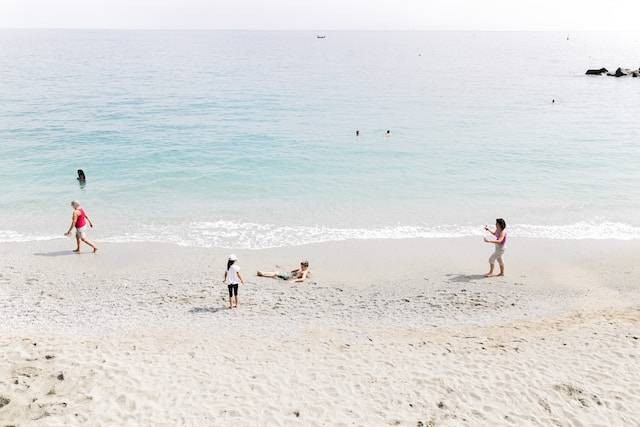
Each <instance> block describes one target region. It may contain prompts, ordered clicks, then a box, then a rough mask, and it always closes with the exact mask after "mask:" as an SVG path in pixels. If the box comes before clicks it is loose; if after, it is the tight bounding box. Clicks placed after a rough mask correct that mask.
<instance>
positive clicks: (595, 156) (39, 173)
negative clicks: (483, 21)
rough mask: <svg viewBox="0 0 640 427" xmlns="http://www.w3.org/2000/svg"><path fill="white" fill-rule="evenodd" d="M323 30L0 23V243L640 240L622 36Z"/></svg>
mask: <svg viewBox="0 0 640 427" xmlns="http://www.w3.org/2000/svg"><path fill="white" fill-rule="evenodd" d="M326 36H327V37H326V38H325V39H318V38H316V34H315V33H311V32H241V31H238V32H224V31H62V30H56V31H53V30H2V31H0V186H1V190H0V241H21V240H38V239H50V238H59V237H61V235H62V233H63V232H64V231H66V228H67V227H68V223H69V221H70V215H71V211H70V208H69V202H70V201H71V200H73V199H78V200H80V201H81V202H82V204H83V205H84V207H85V209H86V210H87V211H88V213H89V214H90V215H91V217H92V219H93V221H94V222H95V223H96V228H95V229H94V231H93V233H92V236H93V237H95V238H96V239H97V240H98V241H164V242H173V243H177V244H183V245H197V246H215V247H238V248H240V247H245V248H263V247H275V246H287V245H298V244H303V243H309V242H321V241H329V240H342V239H352V238H353V239H366V238H403V237H426V238H428V237H459V236H468V235H479V234H480V233H481V231H482V226H483V225H484V224H486V223H489V224H491V223H492V222H493V220H494V219H495V218H496V217H504V218H505V219H506V220H507V223H508V224H509V228H510V229H511V234H512V236H526V237H540V238H560V239H585V238H588V239H601V238H612V239H640V216H639V213H640V120H639V118H640V117H639V114H638V105H639V104H640V79H634V78H620V79H616V78H613V77H593V76H585V75H584V72H585V70H586V69H587V68H596V67H597V68H599V67H602V66H605V67H607V68H609V69H615V68H616V67H618V66H626V67H629V68H637V67H639V66H640V59H639V58H638V52H640V34H638V33H633V34H631V33H572V34H565V33H509V32H504V33H502V32H329V33H326ZM567 38H568V39H567ZM552 99H555V103H552ZM356 129H359V130H360V136H359V137H356V136H355V131H356ZM387 129H389V130H390V131H391V136H389V137H387V136H385V131H386V130H387ZM78 168H82V169H84V170H85V172H86V174H87V183H86V185H85V186H82V187H81V186H80V185H79V183H78V182H77V181H76V178H75V176H76V169H78Z"/></svg>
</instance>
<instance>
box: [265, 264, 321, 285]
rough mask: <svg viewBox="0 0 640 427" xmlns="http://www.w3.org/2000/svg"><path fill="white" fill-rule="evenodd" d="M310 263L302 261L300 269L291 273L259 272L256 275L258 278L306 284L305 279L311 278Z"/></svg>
mask: <svg viewBox="0 0 640 427" xmlns="http://www.w3.org/2000/svg"><path fill="white" fill-rule="evenodd" d="M309 273H310V271H309V261H302V262H301V263H300V268H298V269H296V270H292V271H291V272H286V271H258V273H256V274H257V275H258V277H272V278H274V279H282V280H287V281H292V282H296V283H301V282H304V279H306V278H307V276H309Z"/></svg>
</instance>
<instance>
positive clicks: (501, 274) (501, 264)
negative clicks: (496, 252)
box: [498, 257, 504, 276]
mask: <svg viewBox="0 0 640 427" xmlns="http://www.w3.org/2000/svg"><path fill="white" fill-rule="evenodd" d="M498 266H500V274H498V276H504V261H502V257H500V258H498Z"/></svg>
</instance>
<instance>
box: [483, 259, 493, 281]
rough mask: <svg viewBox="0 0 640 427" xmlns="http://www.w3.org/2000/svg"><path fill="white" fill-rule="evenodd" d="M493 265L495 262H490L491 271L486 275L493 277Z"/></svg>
mask: <svg viewBox="0 0 640 427" xmlns="http://www.w3.org/2000/svg"><path fill="white" fill-rule="evenodd" d="M493 267H494V264H493V263H492V262H490V263H489V272H488V273H487V274H485V275H484V277H491V276H492V275H493Z"/></svg>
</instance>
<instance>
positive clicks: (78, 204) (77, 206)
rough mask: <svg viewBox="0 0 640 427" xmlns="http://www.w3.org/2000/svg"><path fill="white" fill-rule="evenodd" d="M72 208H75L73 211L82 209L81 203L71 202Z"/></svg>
mask: <svg viewBox="0 0 640 427" xmlns="http://www.w3.org/2000/svg"><path fill="white" fill-rule="evenodd" d="M71 207H73V209H78V208H79V207H80V202H79V201H77V200H74V201H73V202H71Z"/></svg>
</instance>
